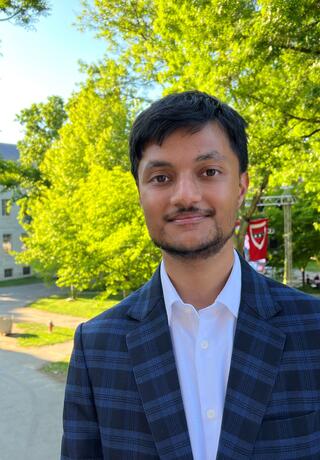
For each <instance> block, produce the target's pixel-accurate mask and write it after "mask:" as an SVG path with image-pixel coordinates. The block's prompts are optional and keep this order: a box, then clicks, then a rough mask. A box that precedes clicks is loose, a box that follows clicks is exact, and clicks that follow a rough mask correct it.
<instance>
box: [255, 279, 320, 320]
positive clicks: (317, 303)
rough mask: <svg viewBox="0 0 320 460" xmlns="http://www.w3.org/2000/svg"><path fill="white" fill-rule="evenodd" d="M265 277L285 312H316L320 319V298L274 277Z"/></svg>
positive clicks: (272, 294)
mask: <svg viewBox="0 0 320 460" xmlns="http://www.w3.org/2000/svg"><path fill="white" fill-rule="evenodd" d="M264 278H265V280H266V282H267V284H268V286H269V290H270V294H271V296H272V298H273V300H274V301H275V302H277V303H278V304H280V305H281V307H282V309H283V311H284V312H289V311H291V312H294V311H296V312H297V313H301V314H307V313H315V314H319V320H320V298H318V297H316V296H313V295H310V294H307V293H305V292H302V291H299V290H298V289H295V288H293V287H290V286H287V285H285V284H282V283H279V282H278V281H275V280H273V279H272V278H268V277H264Z"/></svg>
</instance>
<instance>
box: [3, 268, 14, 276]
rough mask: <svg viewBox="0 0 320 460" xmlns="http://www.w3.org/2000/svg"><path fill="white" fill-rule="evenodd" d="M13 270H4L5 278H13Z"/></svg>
mask: <svg viewBox="0 0 320 460" xmlns="http://www.w3.org/2000/svg"><path fill="white" fill-rule="evenodd" d="M12 273H13V270H12V268H5V269H4V277H5V278H10V277H11V276H12Z"/></svg>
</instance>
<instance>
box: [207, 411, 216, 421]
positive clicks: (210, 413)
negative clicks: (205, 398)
mask: <svg viewBox="0 0 320 460" xmlns="http://www.w3.org/2000/svg"><path fill="white" fill-rule="evenodd" d="M207 417H208V418H209V419H211V420H212V419H214V418H216V412H215V410H214V409H208V410H207Z"/></svg>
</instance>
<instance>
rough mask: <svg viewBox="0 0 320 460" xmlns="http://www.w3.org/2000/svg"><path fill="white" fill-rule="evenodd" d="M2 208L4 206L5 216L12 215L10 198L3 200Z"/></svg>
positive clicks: (3, 212)
mask: <svg viewBox="0 0 320 460" xmlns="http://www.w3.org/2000/svg"><path fill="white" fill-rule="evenodd" d="M1 208H2V215H3V216H10V210H9V200H7V199H5V200H1Z"/></svg>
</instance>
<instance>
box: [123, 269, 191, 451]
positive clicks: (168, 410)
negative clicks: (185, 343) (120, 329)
mask: <svg viewBox="0 0 320 460" xmlns="http://www.w3.org/2000/svg"><path fill="white" fill-rule="evenodd" d="M129 315H130V316H131V317H132V318H134V319H136V320H137V327H136V328H134V330H133V331H131V332H130V333H129V334H128V335H127V346H128V351H129V355H130V357H131V360H132V363H133V372H134V375H135V379H136V384H137V387H138V391H139V394H140V397H141V400H142V404H143V407H144V410H145V414H146V417H147V420H148V423H149V426H150V429H151V432H152V434H153V437H154V440H155V444H156V447H157V450H158V454H159V457H160V459H162V460H169V459H181V460H182V459H184V460H192V459H193V457H192V450H191V444H190V439H189V434H188V428H187V422H186V418H185V412H184V407H183V402H182V396H181V391H180V385H179V380H178V374H177V370H176V363H175V358H174V354H173V348H172V342H171V336H170V330H169V326H168V321H167V314H166V310H165V306H164V302H163V295H162V288H161V282H160V275H159V270H158V271H157V272H156V273H155V275H154V277H153V278H152V279H151V281H150V282H149V283H147V285H145V286H144V288H143V289H142V290H141V291H140V294H139V297H138V298H137V301H136V303H135V304H134V305H133V306H132V308H131V309H130V311H129Z"/></svg>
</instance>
